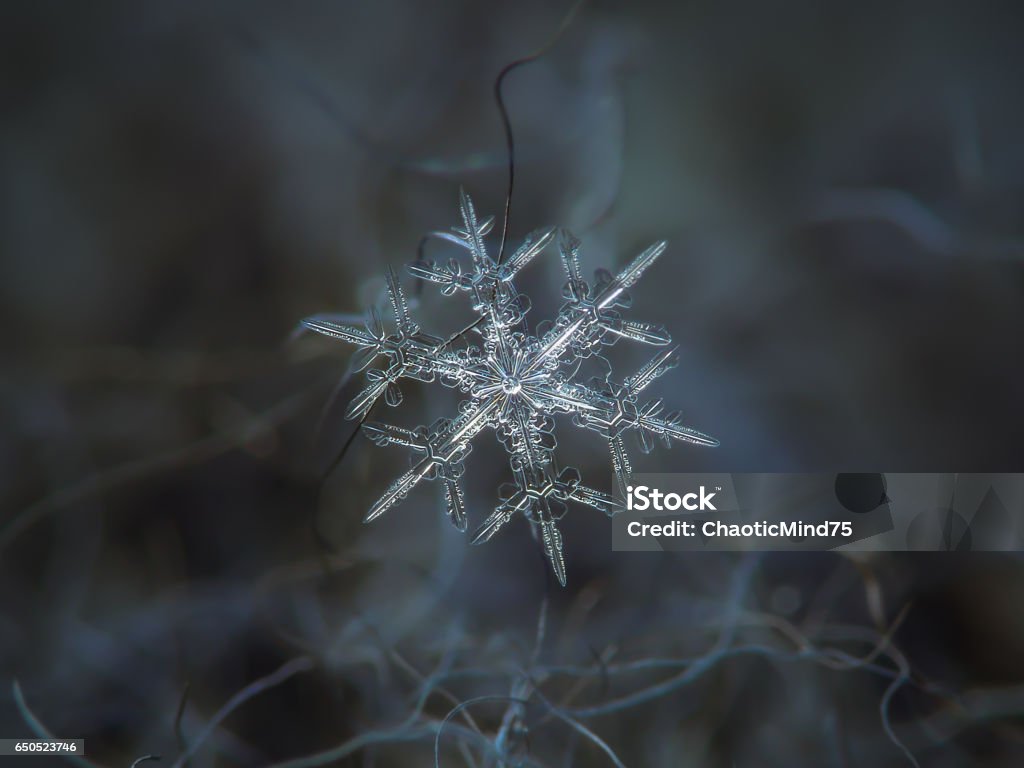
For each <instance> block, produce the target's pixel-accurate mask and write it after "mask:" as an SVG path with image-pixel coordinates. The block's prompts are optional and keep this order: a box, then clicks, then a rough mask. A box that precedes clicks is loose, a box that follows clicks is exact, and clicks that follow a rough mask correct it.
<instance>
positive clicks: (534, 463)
mask: <svg viewBox="0 0 1024 768" xmlns="http://www.w3.org/2000/svg"><path fill="white" fill-rule="evenodd" d="M459 202H460V209H461V214H462V226H461V227H456V228H453V229H452V230H451V232H435V233H432V235H433V236H435V237H439V238H442V239H444V240H447V241H449V242H452V243H454V244H456V245H457V246H459V247H461V248H463V249H465V250H466V251H468V252H469V264H468V265H463V263H461V262H459V261H458V260H456V259H451V260H449V261H448V262H447V263H445V264H437V263H434V262H426V261H419V262H417V263H415V264H412V265H410V266H409V268H408V269H409V272H410V273H411V274H412V275H413V276H414V277H416V278H419V279H420V280H425V281H427V282H430V283H434V284H436V285H439V286H441V292H442V293H443V294H444V295H446V296H451V295H453V294H455V293H459V292H462V293H465V294H468V297H469V300H470V303H471V305H472V308H473V310H474V311H475V312H476V313H477V315H478V317H477V321H476V322H475V323H474V324H473V325H472V326H471V328H470V329H467V330H466V331H464V332H461V333H459V334H456V335H455V336H453V337H451V338H450V339H440V338H437V337H435V336H431V335H428V334H426V333H424V332H423V331H422V330H421V329H420V327H419V326H418V325H417V324H416V323H415V322H414V321H413V319H412V317H411V316H410V313H409V309H408V305H407V302H406V298H405V295H404V293H403V291H402V287H401V285H400V283H399V280H398V277H397V275H396V274H395V272H394V270H392V269H390V268H389V269H388V271H387V293H388V297H389V299H390V303H391V312H392V314H393V316H394V322H393V331H392V332H390V333H389V332H388V330H387V329H386V328H385V325H384V322H383V320H382V318H381V316H380V313H379V312H378V311H377V310H376V308H371V309H370V312H369V315H368V318H367V321H366V326H365V328H360V327H356V326H353V325H350V324H347V323H341V322H338V321H337V319H336V318H335V317H333V316H330V315H316V316H313V317H309V318H306V319H305V320H304V321H303V325H305V326H306V327H307V328H309V329H311V330H313V331H316V332H318V333H321V334H324V335H326V336H331V337H334V338H338V339H341V340H343V341H347V342H349V343H350V344H354V345H355V346H357V347H359V348H360V349H359V350H358V351H357V353H356V358H355V359H354V360H353V365H354V367H355V368H357V369H363V368H366V367H367V366H369V365H370V364H371V363H373V362H374V361H380V362H381V363H382V364H381V365H380V366H379V367H377V368H371V369H370V370H368V371H367V373H366V377H367V380H368V385H367V386H366V388H365V389H363V391H362V392H360V393H359V394H358V395H356V397H355V398H354V399H353V400H352V402H351V403H350V405H349V407H348V411H347V414H346V415H347V416H348V418H350V419H365V417H366V416H367V414H368V413H369V411H370V409H371V408H372V407H373V406H374V404H375V403H376V402H377V401H378V400H379V399H380V398H381V397H383V398H384V400H385V402H386V403H387V404H388V405H391V406H396V405H398V404H399V403H401V401H402V392H401V390H400V389H399V381H401V380H402V379H416V380H418V381H424V382H432V381H435V380H436V381H440V383H441V384H443V385H444V386H447V387H451V388H454V389H458V390H459V391H460V392H462V393H463V394H464V395H465V397H464V399H463V400H462V401H461V402H460V403H459V407H458V414H457V415H456V416H455V417H454V418H443V419H439V420H437V421H436V422H434V423H433V424H431V425H430V426H420V427H417V428H415V429H412V430H410V429H404V428H402V427H397V426H394V425H391V424H381V423H372V422H368V423H365V424H363V427H362V428H363V431H364V433H365V434H366V435H367V436H368V437H369V438H370V439H371V440H372V441H373V442H374V443H376V444H377V445H381V446H386V445H398V446H403V447H405V448H407V449H409V450H410V451H412V453H413V456H414V461H413V463H412V468H411V469H410V470H409V471H408V472H406V473H404V474H403V475H402V476H401V477H399V478H398V479H397V480H395V481H394V483H392V485H391V486H390V487H389V488H388V489H387V491H386V492H385V493H384V495H383V496H381V497H380V498H379V499H378V500H377V502H376V503H375V504H374V505H373V506H372V507H371V508H370V511H369V513H368V514H367V515H366V522H369V521H370V520H374V519H376V518H377V517H379V516H380V515H382V514H383V513H384V512H386V511H387V510H389V509H390V508H391V507H393V506H395V505H396V504H397V503H398V502H399V501H401V500H402V499H404V498H405V497H406V496H407V495H408V494H409V492H410V491H411V490H412V489H413V488H414V487H416V485H417V484H418V483H419V482H420V481H422V480H424V479H429V480H439V481H441V483H442V485H443V487H444V496H445V503H446V508H447V513H448V517H449V518H450V519H451V521H452V523H453V524H454V525H455V526H456V528H458V529H459V530H460V531H465V530H466V527H467V515H466V498H465V495H464V493H463V490H462V486H461V483H460V478H461V477H462V474H463V471H464V467H465V461H466V457H467V456H468V455H469V453H470V451H471V450H472V444H473V440H474V438H475V437H476V436H477V435H478V434H480V433H481V432H483V431H484V430H485V429H491V430H493V431H494V433H495V434H496V436H497V438H498V440H499V441H500V442H501V444H502V445H503V446H504V448H505V451H506V452H507V454H508V459H509V464H510V467H511V471H512V476H513V478H514V482H513V483H510V484H505V485H503V486H502V487H501V489H500V498H501V502H500V503H499V504H498V506H497V507H496V508H495V509H494V511H493V512H492V513H491V514H490V516H489V517H487V519H486V520H485V521H484V522H483V524H482V525H481V526H480V527H479V529H478V530H477V531H476V534H475V536H474V538H473V543H474V544H478V543H481V542H484V541H487V540H488V539H490V538H491V537H492V536H494V534H495V533H497V532H498V530H499V529H500V528H501V527H502V526H503V525H505V524H506V523H507V522H509V520H511V519H512V518H513V517H514V516H515V515H516V514H520V515H522V516H523V517H525V518H526V519H527V520H528V521H529V522H530V523H531V525H532V526H533V528H534V532H535V533H536V534H539V538H540V540H541V541H542V542H543V546H544V552H545V554H546V555H547V558H548V561H549V562H550V563H551V567H552V569H553V570H554V572H555V576H556V577H557V578H558V581H559V582H560V583H561V584H563V585H564V584H565V558H564V554H563V546H562V535H561V533H560V532H559V530H558V527H557V521H558V520H559V519H560V518H561V517H562V516H563V515H564V514H565V511H566V502H567V501H575V502H578V503H580V504H585V505H587V506H590V507H593V508H594V509H597V510H600V511H601V512H604V513H605V514H606V515H608V516H612V515H614V514H615V513H616V512H617V511H619V510H620V509H621V504H620V502H619V501H617V500H616V498H615V497H613V496H612V495H610V494H608V493H604V492H602V491H598V490H595V489H593V488H590V487H588V486H586V485H583V484H582V483H581V478H580V474H579V472H578V471H577V470H575V469H573V468H572V467H565V468H562V469H559V466H558V463H557V461H556V458H555V445H556V441H555V436H554V420H553V418H552V417H553V416H555V415H558V414H568V415H570V416H571V419H572V422H573V423H574V424H575V425H576V426H577V427H582V428H584V429H589V430H592V431H594V432H597V433H598V434H600V435H601V436H602V437H603V438H604V439H605V440H606V441H607V442H608V447H609V451H610V453H611V460H612V466H613V468H614V471H615V478H616V481H617V484H618V485H619V487H620V489H621V491H622V492H623V493H625V488H626V486H627V485H628V483H629V475H630V462H629V457H628V455H627V453H626V447H625V444H624V441H623V438H624V436H625V435H626V433H627V432H633V433H634V434H635V435H636V436H637V438H639V445H640V448H641V450H643V451H644V452H649V451H650V450H651V449H652V448H653V447H654V444H655V442H656V441H657V440H658V439H660V440H661V441H663V442H664V443H666V444H668V443H670V442H671V441H672V440H680V441H683V442H688V443H694V444H697V445H705V446H715V445H718V441H717V440H715V439H714V438H712V437H709V436H708V435H705V434H703V433H701V432H698V431H696V430H695V429H691V428H690V427H687V426H684V425H683V424H682V423H680V417H679V413H678V412H670V413H664V409H663V405H662V401H661V400H660V399H654V400H647V401H641V399H640V397H641V395H642V393H643V391H644V390H645V389H646V388H647V387H648V385H650V384H651V382H653V381H654V380H655V379H656V378H658V377H659V376H661V375H662V374H664V373H665V372H666V371H667V370H669V369H670V368H672V367H673V366H674V365H675V364H676V356H675V349H674V348H667V349H665V350H663V351H661V352H659V353H658V354H657V355H655V356H654V358H653V359H652V360H651V361H650V362H648V363H647V364H646V365H644V366H643V367H642V368H641V369H640V370H639V371H637V372H636V373H635V374H633V375H632V376H630V377H628V378H627V379H625V380H624V381H622V382H621V383H619V382H616V381H614V380H613V379H612V376H611V373H610V372H611V366H610V364H608V361H607V360H606V359H605V358H604V357H603V356H602V355H601V352H602V350H603V348H604V347H606V346H608V345H610V344H612V343H614V342H615V341H616V340H618V339H620V338H625V339H629V340H632V341H637V342H640V343H643V344H648V345H652V346H658V347H667V346H668V345H669V344H671V341H672V340H671V338H670V337H669V335H668V334H667V333H666V332H665V329H664V328H662V327H660V326H655V325H650V324H647V323H640V322H636V321H633V320H627V319H624V318H623V317H622V315H621V312H620V310H622V309H625V308H627V307H628V306H629V303H630V300H629V296H628V294H627V293H626V291H627V289H628V288H629V287H630V286H632V285H633V284H634V283H636V282H637V280H639V279H640V276H641V275H642V274H643V273H644V271H645V270H647V268H648V267H650V266H651V265H652V264H653V263H654V262H655V260H656V259H657V258H658V257H659V256H660V255H661V254H662V252H663V251H664V250H665V243H664V242H658V243H655V244H654V245H652V246H651V247H649V248H648V249H647V250H645V251H644V252H643V253H641V254H640V255H639V256H637V257H636V258H635V259H634V260H633V262H632V263H631V264H629V266H627V267H626V268H625V269H623V270H622V271H621V272H620V273H619V274H618V275H614V276H613V275H612V274H611V273H609V272H607V271H604V270H599V271H598V272H597V273H596V279H595V281H594V282H593V284H591V283H588V282H587V281H585V280H584V279H583V276H582V273H581V269H580V262H579V257H578V250H579V246H580V243H579V241H578V240H577V239H576V238H574V237H573V236H572V235H571V234H569V233H568V232H564V231H562V232H560V233H559V251H560V253H561V259H562V265H563V266H564V268H565V272H566V275H567V281H566V283H565V286H564V288H563V291H562V293H563V296H564V299H565V303H564V304H563V305H562V307H561V309H560V310H559V312H558V315H557V317H556V318H555V320H554V321H553V322H551V323H549V324H547V325H546V327H545V326H541V327H538V328H537V329H536V330H535V331H534V332H531V331H530V330H529V329H528V326H527V324H526V321H525V317H526V314H527V312H528V311H529V309H530V303H529V300H528V298H527V297H526V296H525V295H523V294H520V293H519V292H518V291H517V290H516V288H515V285H514V283H513V280H514V278H515V277H516V275H517V274H518V273H519V272H520V271H521V270H522V269H523V268H524V267H525V266H526V265H527V264H529V263H530V261H532V260H533V259H534V258H535V257H536V256H537V255H538V254H539V253H541V251H543V250H544V249H545V247H547V245H548V244H549V243H550V242H551V241H552V240H553V239H554V238H555V235H556V230H555V229H554V228H548V229H543V230H537V231H535V232H533V233H532V234H530V235H529V236H528V237H527V238H526V240H525V241H524V242H523V243H522V245H521V246H520V247H519V248H518V249H517V250H516V251H515V252H513V253H512V254H511V256H509V257H508V259H505V260H501V259H497V260H496V259H494V258H492V257H491V256H490V255H489V253H488V251H487V248H486V246H485V245H484V238H485V236H486V235H487V234H488V232H489V231H490V229H491V227H492V225H493V218H487V219H484V220H482V221H481V220H478V218H477V215H476V212H475V211H474V209H473V203H472V201H471V200H470V198H469V196H468V195H466V193H465V192H464V191H462V192H461V193H460V200H459ZM469 333H475V334H476V335H477V336H478V337H479V340H478V341H477V342H476V343H468V342H466V341H465V337H466V336H467V335H468V334H469ZM595 361H596V362H597V363H599V364H601V365H600V368H602V369H603V370H604V371H607V372H608V373H607V374H606V375H604V376H599V377H596V378H592V379H590V380H588V381H586V382H584V381H582V380H580V379H581V378H582V377H581V376H580V370H581V367H582V366H583V364H584V362H587V363H591V362H595Z"/></svg>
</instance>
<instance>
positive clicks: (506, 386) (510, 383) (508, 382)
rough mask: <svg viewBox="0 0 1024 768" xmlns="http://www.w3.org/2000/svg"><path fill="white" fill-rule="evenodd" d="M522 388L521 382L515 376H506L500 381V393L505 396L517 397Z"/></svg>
mask: <svg viewBox="0 0 1024 768" xmlns="http://www.w3.org/2000/svg"><path fill="white" fill-rule="evenodd" d="M522 388H523V382H522V381H520V380H519V379H518V378H517V377H515V376H506V377H505V378H503V379H502V380H501V391H502V392H504V393H505V394H506V395H518V394H519V392H520V391H521V390H522Z"/></svg>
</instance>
